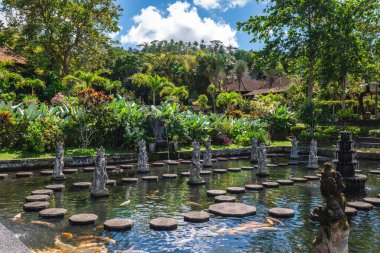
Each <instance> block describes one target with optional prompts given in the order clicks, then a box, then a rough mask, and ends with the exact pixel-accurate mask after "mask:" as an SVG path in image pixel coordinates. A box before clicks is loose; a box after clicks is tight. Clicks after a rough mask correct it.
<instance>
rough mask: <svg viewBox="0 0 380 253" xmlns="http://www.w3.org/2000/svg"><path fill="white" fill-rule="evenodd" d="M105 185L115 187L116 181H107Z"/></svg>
mask: <svg viewBox="0 0 380 253" xmlns="http://www.w3.org/2000/svg"><path fill="white" fill-rule="evenodd" d="M106 185H109V186H115V185H116V180H113V179H108V180H107V182H106Z"/></svg>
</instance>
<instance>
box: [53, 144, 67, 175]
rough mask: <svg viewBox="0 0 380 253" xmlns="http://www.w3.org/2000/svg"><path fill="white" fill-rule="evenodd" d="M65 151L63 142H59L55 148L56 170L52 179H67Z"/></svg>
mask: <svg viewBox="0 0 380 253" xmlns="http://www.w3.org/2000/svg"><path fill="white" fill-rule="evenodd" d="M64 153H65V151H64V149H63V142H57V144H56V148H55V160H54V171H53V175H52V180H54V181H60V180H64V179H65V175H63V167H64Z"/></svg>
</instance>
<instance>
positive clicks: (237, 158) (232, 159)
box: [228, 157, 239, 161]
mask: <svg viewBox="0 0 380 253" xmlns="http://www.w3.org/2000/svg"><path fill="white" fill-rule="evenodd" d="M228 160H230V161H237V160H239V157H229V158H228Z"/></svg>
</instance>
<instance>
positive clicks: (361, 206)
mask: <svg viewBox="0 0 380 253" xmlns="http://www.w3.org/2000/svg"><path fill="white" fill-rule="evenodd" d="M347 205H348V206H350V207H353V208H356V209H357V210H362V211H369V210H371V209H372V208H373V205H372V204H370V203H367V202H363V201H352V202H348V203H347Z"/></svg>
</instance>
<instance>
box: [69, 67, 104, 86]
mask: <svg viewBox="0 0 380 253" xmlns="http://www.w3.org/2000/svg"><path fill="white" fill-rule="evenodd" d="M104 73H109V71H108V70H104V69H102V70H98V71H95V72H83V71H77V72H75V73H74V75H67V76H65V77H64V78H63V80H62V84H63V85H67V84H68V83H74V86H75V88H91V87H92V86H93V85H94V84H98V85H100V86H107V85H108V84H109V82H110V80H109V79H108V78H105V77H102V76H100V75H101V74H104Z"/></svg>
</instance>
